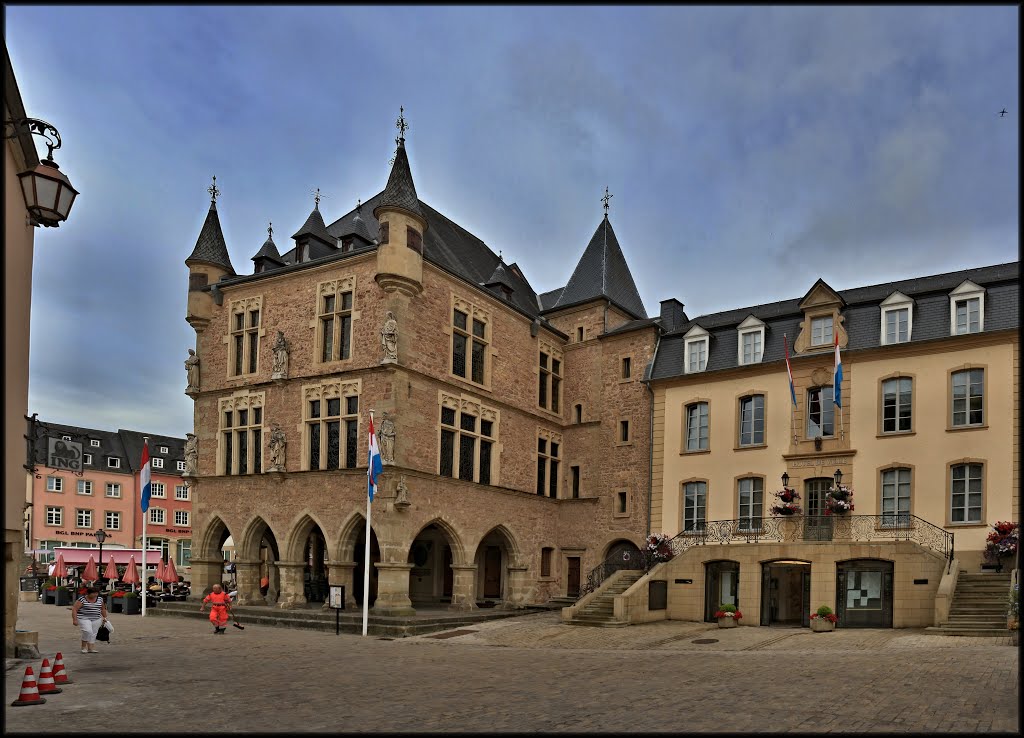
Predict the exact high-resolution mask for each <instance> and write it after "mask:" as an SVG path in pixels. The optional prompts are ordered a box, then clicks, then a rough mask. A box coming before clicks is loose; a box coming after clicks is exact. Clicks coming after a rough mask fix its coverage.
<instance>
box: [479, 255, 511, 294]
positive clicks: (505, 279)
mask: <svg viewBox="0 0 1024 738" xmlns="http://www.w3.org/2000/svg"><path fill="white" fill-rule="evenodd" d="M483 286H484V287H485V288H487V289H489V290H494V291H499V292H500V293H501V295H502V296H503V297H504V298H505V299H506V300H510V299H512V293H513V292H514V291H515V287H513V286H512V275H511V274H509V268H508V267H506V266H505V262H504V261H503V260H502V258H501V257H500V256H499V257H498V265H497V266H496V267H494V272H493V273H492V274H491V278H490V279H488V280H487V281H486V282H484V285H483Z"/></svg>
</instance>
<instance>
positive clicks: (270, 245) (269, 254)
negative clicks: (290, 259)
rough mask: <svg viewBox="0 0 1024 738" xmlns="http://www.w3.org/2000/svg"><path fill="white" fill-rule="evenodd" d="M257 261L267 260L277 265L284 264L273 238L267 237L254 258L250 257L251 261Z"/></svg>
mask: <svg viewBox="0 0 1024 738" xmlns="http://www.w3.org/2000/svg"><path fill="white" fill-rule="evenodd" d="M257 259H269V260H271V261H276V262H277V263H278V264H284V260H282V259H281V252H280V251H278V250H277V244H276V243H274V238H273V236H267V240H266V241H264V242H263V246H262V247H260V250H259V251H257V252H256V256H254V257H252V260H253V261H256V260H257Z"/></svg>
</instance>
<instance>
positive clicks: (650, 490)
mask: <svg viewBox="0 0 1024 738" xmlns="http://www.w3.org/2000/svg"><path fill="white" fill-rule="evenodd" d="M660 345H661V330H660V329H659V330H658V337H657V340H656V341H655V343H654V356H652V357H651V365H650V370H649V372H648V377H647V379H643V380H641V381H642V382H643V383H644V386H645V387H647V392H648V393H649V394H650V396H651V418H650V424H649V425H648V430H647V446H648V460H647V536H646V537H650V535H651V515H652V504H653V503H652V497H653V496H654V390H653V389H651V378H650V375H651V374H653V373H654V361H655V359H657V358H658V347H659V346H660Z"/></svg>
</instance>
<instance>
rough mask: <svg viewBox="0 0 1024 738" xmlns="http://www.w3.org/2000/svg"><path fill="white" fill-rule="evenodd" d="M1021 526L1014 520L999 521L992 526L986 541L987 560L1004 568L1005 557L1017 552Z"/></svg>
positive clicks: (997, 566) (1000, 569) (998, 569)
mask: <svg viewBox="0 0 1024 738" xmlns="http://www.w3.org/2000/svg"><path fill="white" fill-rule="evenodd" d="M1019 539H1020V527H1019V526H1018V525H1017V523H1013V522H999V523H996V524H995V525H993V526H992V532H991V533H989V534H988V538H987V539H986V543H985V560H986V561H988V562H989V563H990V564H995V565H996V571H997V572H998V571H1002V570H1003V559H1005V558H1009V557H1011V556H1015V555H1016V554H1017V544H1018V542H1019Z"/></svg>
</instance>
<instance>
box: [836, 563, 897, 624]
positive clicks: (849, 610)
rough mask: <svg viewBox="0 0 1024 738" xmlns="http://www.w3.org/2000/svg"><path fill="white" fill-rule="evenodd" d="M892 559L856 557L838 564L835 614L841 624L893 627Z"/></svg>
mask: <svg viewBox="0 0 1024 738" xmlns="http://www.w3.org/2000/svg"><path fill="white" fill-rule="evenodd" d="M892 580H893V563H892V562H891V561H881V560H879V559H857V560H854V561H843V562H840V563H839V564H837V565H836V614H837V615H838V616H839V626H840V627H842V628H891V627H892V610H893V586H892Z"/></svg>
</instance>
